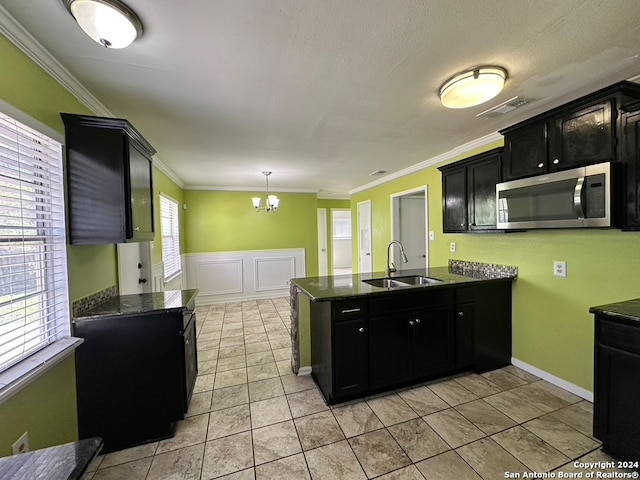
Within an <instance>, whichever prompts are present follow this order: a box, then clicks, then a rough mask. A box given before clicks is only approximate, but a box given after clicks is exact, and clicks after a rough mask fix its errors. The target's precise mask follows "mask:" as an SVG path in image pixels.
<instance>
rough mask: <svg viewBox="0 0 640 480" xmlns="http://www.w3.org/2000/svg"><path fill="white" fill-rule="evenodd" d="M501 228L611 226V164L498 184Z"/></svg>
mask: <svg viewBox="0 0 640 480" xmlns="http://www.w3.org/2000/svg"><path fill="white" fill-rule="evenodd" d="M496 207H497V218H498V223H497V228H498V229H507V230H508V229H531V228H579V227H610V226H611V221H612V220H611V164H610V163H608V162H607V163H600V164H597V165H589V166H587V167H580V168H574V169H572V170H565V171H562V172H555V173H549V174H547V175H539V176H537V177H531V178H523V179H521V180H512V181H510V182H504V183H499V184H497V185H496Z"/></svg>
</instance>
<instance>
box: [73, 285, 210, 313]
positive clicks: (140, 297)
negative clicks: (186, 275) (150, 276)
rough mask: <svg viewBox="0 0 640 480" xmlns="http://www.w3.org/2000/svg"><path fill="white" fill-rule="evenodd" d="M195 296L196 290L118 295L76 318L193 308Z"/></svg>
mask: <svg viewBox="0 0 640 480" xmlns="http://www.w3.org/2000/svg"><path fill="white" fill-rule="evenodd" d="M197 294H198V290H167V291H165V292H157V293H140V294H136V295H118V296H115V297H111V298H109V299H108V300H105V301H104V302H102V303H100V304H98V305H96V306H95V307H92V308H91V309H89V310H87V311H85V312H83V313H82V314H81V315H78V316H77V317H76V318H84V319H86V318H91V317H104V316H107V315H135V314H139V313H148V312H155V311H162V310H180V309H183V308H193V307H194V306H195V299H196V295H197Z"/></svg>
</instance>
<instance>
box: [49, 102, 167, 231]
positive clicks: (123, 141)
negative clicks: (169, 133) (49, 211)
mask: <svg viewBox="0 0 640 480" xmlns="http://www.w3.org/2000/svg"><path fill="white" fill-rule="evenodd" d="M61 116H62V119H63V121H64V124H65V148H66V157H67V191H68V212H69V240H70V242H71V243H73V244H108V243H124V242H131V241H134V242H136V241H140V242H141V241H149V240H153V239H154V225H153V185H152V160H151V157H152V155H153V154H155V150H154V148H153V147H152V146H151V145H150V144H149V143H148V142H147V141H146V140H145V139H144V138H143V137H142V136H141V135H140V133H138V131H137V130H135V128H133V126H132V125H131V124H130V123H129V122H127V121H126V120H122V119H115V118H103V117H91V116H85V115H72V114H68V113H62V114H61Z"/></svg>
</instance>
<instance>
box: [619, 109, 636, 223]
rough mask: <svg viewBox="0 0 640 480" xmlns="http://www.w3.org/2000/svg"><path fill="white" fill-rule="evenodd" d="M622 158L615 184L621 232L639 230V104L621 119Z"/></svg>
mask: <svg viewBox="0 0 640 480" xmlns="http://www.w3.org/2000/svg"><path fill="white" fill-rule="evenodd" d="M622 124H623V129H624V144H623V148H624V157H625V158H626V162H625V163H624V164H623V165H621V168H620V173H621V174H620V175H618V179H617V180H616V178H614V181H615V182H616V183H615V185H616V189H618V191H619V194H618V199H619V204H620V205H621V206H622V214H623V216H624V218H623V219H622V221H623V225H622V228H623V230H640V102H638V103H635V104H633V105H631V106H630V108H629V111H628V112H626V113H625V114H624V115H623V117H622Z"/></svg>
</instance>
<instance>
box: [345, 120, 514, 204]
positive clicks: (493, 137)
mask: <svg viewBox="0 0 640 480" xmlns="http://www.w3.org/2000/svg"><path fill="white" fill-rule="evenodd" d="M503 138H504V137H503V136H502V135H500V134H499V133H498V132H493V133H490V134H489V135H485V136H484V137H480V138H476V139H475V140H472V141H470V142H467V143H465V144H462V145H460V146H457V147H455V148H453V149H452V150H449V151H448V152H445V153H442V154H440V155H437V156H435V157H431V158H429V159H427V160H424V161H422V162H420V163H416V164H415V165H411V166H409V167H407V168H404V169H402V170H398V171H397V172H394V173H392V174H390V175H386V176H384V177H382V178H379V179H377V180H374V181H373V182H370V183H367V184H365V185H361V186H359V187H356V188H354V189H353V190H349V195H354V194H356V193H360V192H363V191H365V190H369V189H370V188H373V187H377V186H379V185H383V184H385V183H388V182H391V181H393V180H397V179H398V178H401V177H405V176H407V175H410V174H412V173H416V172H419V171H420V170H424V169H426V168H429V167H435V166H436V165H441V164H443V163H445V162H447V161H449V160H453V159H454V158H457V157H460V156H462V155H465V154H466V153H469V152H471V151H473V150H477V149H479V148H482V147H485V146H487V145H490V144H492V143H494V142H497V141H499V140H502V139H503Z"/></svg>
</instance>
